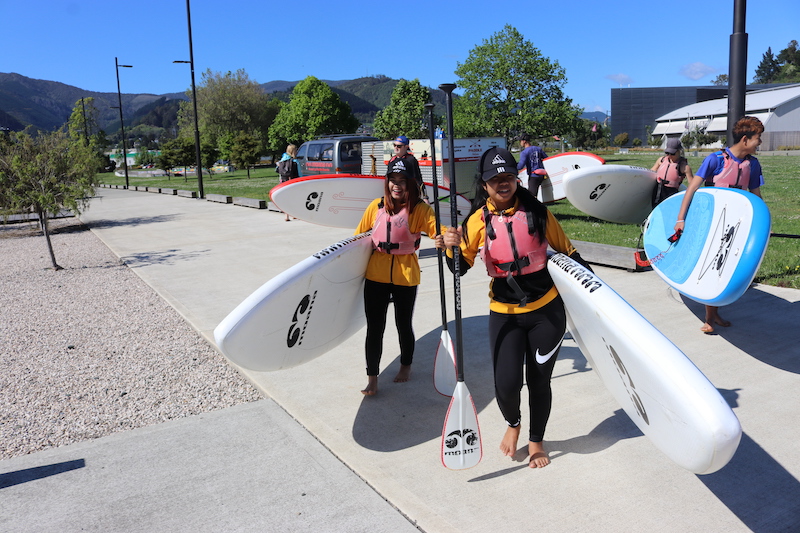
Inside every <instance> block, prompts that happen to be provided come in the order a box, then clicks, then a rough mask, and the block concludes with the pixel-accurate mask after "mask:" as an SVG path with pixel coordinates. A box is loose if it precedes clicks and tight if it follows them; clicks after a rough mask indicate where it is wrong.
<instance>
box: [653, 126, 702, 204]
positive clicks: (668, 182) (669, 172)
mask: <svg viewBox="0 0 800 533" xmlns="http://www.w3.org/2000/svg"><path fill="white" fill-rule="evenodd" d="M682 151H683V145H682V144H681V140H680V139H678V138H673V139H669V140H668V141H667V146H666V148H664V154H665V155H664V156H663V157H661V158H659V159H658V161H656V162H655V164H654V165H653V168H651V169H650V170H652V171H653V172H655V173H656V186H655V188H654V189H653V207H655V206H657V205H658V204H660V203H661V202H663V201H664V200H666V199H667V198H669V197H670V196H672V195H673V194H675V193H677V192H678V188H679V187H680V186H681V183H683V180H684V179H685V178H686V176H690V177H691V176H692V167H690V166H689V162H688V161H687V160H686V158H685V157H683V154H682Z"/></svg>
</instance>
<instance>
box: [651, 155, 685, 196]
mask: <svg viewBox="0 0 800 533" xmlns="http://www.w3.org/2000/svg"><path fill="white" fill-rule="evenodd" d="M684 161H685V159H683V158H682V157H681V158H680V159H678V162H677V163H673V162H672V161H670V159H669V157H667V156H664V157H662V158H661V166H659V167H658V170H657V171H656V180H657V181H658V182H659V183H663V184H664V185H665V186H667V187H672V188H673V189H677V188H678V187H680V185H681V182H683V178H685V177H686V174H685V173H681V170H680V167H681V163H683V162H684Z"/></svg>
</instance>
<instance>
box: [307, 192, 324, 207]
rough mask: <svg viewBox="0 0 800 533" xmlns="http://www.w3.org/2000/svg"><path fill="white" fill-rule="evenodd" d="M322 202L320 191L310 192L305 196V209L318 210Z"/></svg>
mask: <svg viewBox="0 0 800 533" xmlns="http://www.w3.org/2000/svg"><path fill="white" fill-rule="evenodd" d="M321 202H322V193H321V192H312V193H311V194H309V195H308V196H307V197H306V209H308V210H309V211H317V210H319V205H320V203H321Z"/></svg>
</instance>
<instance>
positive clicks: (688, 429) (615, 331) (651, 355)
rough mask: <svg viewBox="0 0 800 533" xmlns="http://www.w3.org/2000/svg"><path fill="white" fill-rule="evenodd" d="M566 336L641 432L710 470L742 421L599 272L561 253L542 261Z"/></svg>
mask: <svg viewBox="0 0 800 533" xmlns="http://www.w3.org/2000/svg"><path fill="white" fill-rule="evenodd" d="M547 270H548V271H549V272H550V275H551V277H552V278H553V281H554V282H555V285H556V288H557V289H558V292H559V294H560V295H561V297H562V298H563V300H564V305H565V307H566V310H567V324H568V327H569V330H570V333H571V334H572V337H573V339H575V341H576V342H577V343H578V346H579V347H580V349H581V352H583V354H584V355H585V356H586V359H588V361H589V363H590V364H591V365H592V368H594V370H595V371H596V372H597V375H598V376H599V377H600V379H601V380H602V381H603V384H604V385H605V386H606V388H607V389H608V391H609V392H610V393H611V395H612V396H614V398H615V399H616V400H617V402H619V404H620V405H621V406H622V408H623V409H624V410H625V412H626V413H627V414H628V416H629V417H630V418H631V420H632V421H633V422H634V423H635V424H636V425H637V426H638V427H639V429H640V430H641V431H642V433H644V435H645V436H646V437H647V438H648V439H650V441H651V442H652V443H653V444H654V445H655V446H656V448H658V449H659V450H661V451H662V452H663V453H664V454H665V455H666V456H667V457H669V458H670V459H671V460H672V461H674V462H675V463H677V464H678V465H679V466H681V467H683V468H685V469H686V470H689V471H691V472H694V473H696V474H710V473H711V472H716V471H717V470H719V469H720V468H722V467H723V466H725V465H726V464H727V463H728V461H729V460H730V459H731V457H733V454H734V453H735V452H736V448H737V447H738V446H739V440H740V439H741V436H742V428H741V425H740V424H739V420H738V419H737V418H736V415H735V414H734V413H733V411H732V410H731V408H730V407H729V406H728V404H727V403H726V402H725V400H724V399H723V398H722V396H721V395H720V393H719V391H717V389H716V388H715V387H714V385H712V384H711V382H710V381H709V380H708V378H706V377H705V376H704V375H703V373H702V372H700V370H698V369H697V367H696V366H695V365H694V364H693V363H692V362H691V361H690V360H689V358H688V357H686V356H685V355H684V354H683V352H681V351H680V349H678V347H677V346H675V345H674V344H673V343H672V342H670V340H669V339H667V338H666V337H665V336H664V335H663V334H662V333H661V332H660V331H659V330H657V329H656V328H655V327H654V326H653V325H652V324H650V323H649V322H648V321H647V320H646V319H645V318H644V317H643V316H642V315H640V314H639V313H638V312H637V311H636V310H635V309H634V308H633V307H631V306H630V304H628V302H626V301H625V300H623V299H622V297H621V296H619V295H618V294H617V293H616V292H615V291H614V290H613V289H612V288H611V287H609V286H608V285H607V284H606V283H605V282H603V280H601V279H600V278H598V277H597V276H596V275H594V274H592V273H591V272H589V271H588V270H586V269H585V268H584V267H582V266H581V265H580V264H578V263H577V262H575V261H573V260H572V259H570V258H569V257H567V256H566V255H563V254H555V255H553V256H551V257H550V259H549V261H548V262H547Z"/></svg>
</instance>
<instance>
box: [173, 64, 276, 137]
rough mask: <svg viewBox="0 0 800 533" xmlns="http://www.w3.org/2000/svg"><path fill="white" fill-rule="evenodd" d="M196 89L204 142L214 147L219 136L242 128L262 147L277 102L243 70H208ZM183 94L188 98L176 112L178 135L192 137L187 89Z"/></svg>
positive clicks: (190, 93)
mask: <svg viewBox="0 0 800 533" xmlns="http://www.w3.org/2000/svg"><path fill="white" fill-rule="evenodd" d="M196 89H197V115H198V127H199V129H200V131H201V132H202V135H203V137H204V138H205V139H206V140H207V142H210V143H211V144H214V145H215V146H217V142H218V139H219V138H220V137H222V136H224V135H226V134H229V135H235V134H236V133H238V132H240V131H244V132H247V133H249V134H250V135H252V136H253V137H254V138H256V139H259V141H260V142H261V143H262V144H263V145H265V146H266V142H267V139H268V132H269V127H270V125H271V124H272V122H273V120H274V119H275V116H276V115H277V114H278V111H279V109H280V102H278V101H277V100H276V99H273V98H270V96H269V95H267V94H265V93H264V91H263V89H262V88H261V86H260V85H259V84H258V83H257V82H256V81H253V80H251V79H250V78H249V76H248V75H247V72H245V71H244V69H239V70H237V71H236V72H230V71H228V72H227V73H225V74H222V73H220V72H212V71H211V69H208V70H206V71H205V72H204V73H203V74H202V81H201V83H200V85H199V86H197V88H196ZM186 94H187V96H188V97H189V101H188V102H181V107H180V110H179V111H178V124H179V126H180V135H179V136H181V137H190V138H192V139H194V106H193V104H192V101H191V98H192V92H191V90H187V91H186ZM217 147H218V146H217Z"/></svg>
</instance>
